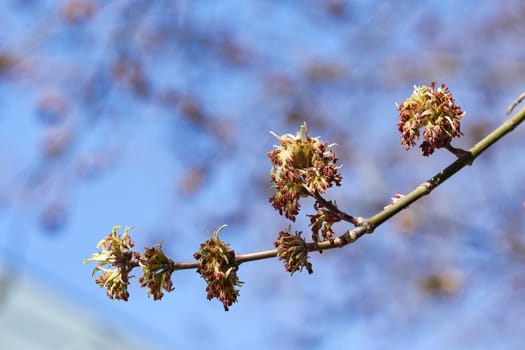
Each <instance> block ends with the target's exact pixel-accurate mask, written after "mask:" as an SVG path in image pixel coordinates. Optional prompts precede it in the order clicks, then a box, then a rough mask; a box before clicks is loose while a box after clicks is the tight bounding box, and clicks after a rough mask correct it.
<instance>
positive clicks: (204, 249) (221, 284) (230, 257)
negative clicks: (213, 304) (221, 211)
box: [193, 225, 242, 311]
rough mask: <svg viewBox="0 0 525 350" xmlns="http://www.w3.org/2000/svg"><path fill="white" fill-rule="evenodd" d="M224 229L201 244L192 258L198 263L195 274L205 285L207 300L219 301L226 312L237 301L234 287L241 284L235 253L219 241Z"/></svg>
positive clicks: (237, 294)
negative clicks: (197, 274) (214, 299)
mask: <svg viewBox="0 0 525 350" xmlns="http://www.w3.org/2000/svg"><path fill="white" fill-rule="evenodd" d="M224 227H226V225H223V226H221V227H220V228H218V229H217V230H216V231H215V232H214V235H213V237H210V238H209V239H208V240H207V241H205V242H204V243H202V244H201V245H200V249H199V251H198V252H196V253H195V254H193V257H194V258H195V259H196V260H198V261H199V265H198V267H197V273H199V274H200V275H201V277H202V278H203V279H204V280H205V281H206V283H207V286H206V292H207V293H208V295H207V298H208V300H211V299H212V298H217V299H219V300H220V301H221V302H222V304H223V305H224V310H225V311H228V309H229V307H230V306H232V305H233V303H235V302H236V301H237V297H238V296H239V290H238V289H236V287H237V286H241V285H242V282H241V281H239V278H238V277H237V268H238V266H237V265H236V263H235V252H234V251H233V250H232V249H231V248H230V246H229V244H227V243H225V242H223V241H221V240H220V239H219V232H220V231H221V230H222V229H223V228H224Z"/></svg>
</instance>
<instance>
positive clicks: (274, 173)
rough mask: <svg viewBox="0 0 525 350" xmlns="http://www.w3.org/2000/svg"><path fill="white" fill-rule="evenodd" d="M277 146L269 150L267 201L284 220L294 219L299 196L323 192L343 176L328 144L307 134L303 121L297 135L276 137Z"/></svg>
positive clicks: (297, 210) (297, 211)
mask: <svg viewBox="0 0 525 350" xmlns="http://www.w3.org/2000/svg"><path fill="white" fill-rule="evenodd" d="M272 135H274V136H275V137H276V138H277V139H278V140H279V142H280V145H279V146H275V149H274V150H273V151H271V152H269V153H268V157H269V158H270V161H271V163H272V170H271V173H270V176H271V182H272V187H273V188H274V190H275V194H274V195H273V196H272V197H270V203H271V204H272V206H273V207H274V208H275V209H276V210H278V211H279V214H281V215H284V216H285V217H286V218H287V219H290V220H292V221H295V217H296V215H297V214H298V213H299V207H300V204H299V199H300V197H306V196H308V195H313V194H314V193H324V192H325V191H326V189H327V188H329V187H332V186H333V184H334V183H335V184H336V185H337V186H340V185H341V181H342V177H341V175H340V174H339V173H338V172H337V171H338V169H339V168H340V166H336V165H335V163H336V162H337V157H336V156H335V155H334V153H333V152H332V150H330V148H331V147H332V146H334V144H331V145H328V144H327V143H326V142H322V141H320V140H319V138H313V137H310V136H309V134H308V128H307V126H306V123H304V124H303V125H302V126H301V128H300V130H299V132H298V133H297V135H296V136H293V135H291V134H285V135H282V136H278V135H276V134H275V133H272Z"/></svg>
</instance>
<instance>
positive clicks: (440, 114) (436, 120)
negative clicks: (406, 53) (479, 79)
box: [396, 82, 465, 156]
mask: <svg viewBox="0 0 525 350" xmlns="http://www.w3.org/2000/svg"><path fill="white" fill-rule="evenodd" d="M396 106H397V109H398V111H399V122H398V124H397V127H398V130H399V131H400V132H401V139H402V140H401V144H402V145H403V146H404V147H405V149H407V150H408V149H409V148H410V147H411V146H415V145H416V141H415V140H416V139H419V136H420V131H419V129H421V128H424V131H423V138H424V139H425V140H424V141H423V143H422V144H421V146H420V147H421V149H422V151H423V155H424V156H429V155H430V154H432V153H433V152H434V150H435V149H437V148H442V147H447V146H450V142H451V140H452V138H453V137H459V136H461V135H463V134H462V133H461V130H460V120H461V118H463V116H464V115H465V112H463V111H462V110H461V107H460V106H458V105H457V104H456V102H455V100H454V97H453V96H452V94H451V93H450V91H449V90H448V88H447V87H446V86H445V84H442V85H441V86H439V87H437V88H436V83H435V82H432V84H431V85H430V87H429V86H425V85H423V86H421V87H417V86H414V92H413V94H412V96H410V97H409V98H408V99H406V100H405V101H404V102H402V103H401V104H399V105H397V104H396Z"/></svg>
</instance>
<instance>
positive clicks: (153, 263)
mask: <svg viewBox="0 0 525 350" xmlns="http://www.w3.org/2000/svg"><path fill="white" fill-rule="evenodd" d="M139 264H140V267H141V268H142V271H143V275H142V276H141V277H139V282H140V286H141V287H146V286H147V287H148V296H149V295H152V294H153V300H160V299H162V297H163V296H164V293H163V292H162V290H163V289H164V290H165V291H167V292H171V291H172V290H173V289H174V288H173V282H172V281H171V274H172V273H173V271H174V269H173V261H171V260H170V259H169V258H168V257H167V256H166V255H165V254H164V252H163V251H162V244H161V243H159V244H155V245H154V246H153V247H151V248H147V247H146V248H145V250H144V254H142V255H141V256H140V258H139Z"/></svg>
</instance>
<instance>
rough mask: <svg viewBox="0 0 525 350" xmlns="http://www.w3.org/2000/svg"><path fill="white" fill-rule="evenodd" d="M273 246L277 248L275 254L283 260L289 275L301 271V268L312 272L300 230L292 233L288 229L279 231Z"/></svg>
mask: <svg viewBox="0 0 525 350" xmlns="http://www.w3.org/2000/svg"><path fill="white" fill-rule="evenodd" d="M274 246H275V247H276V248H277V256H278V257H279V259H280V260H281V261H283V262H284V266H285V268H286V271H288V272H290V274H291V275H293V274H294V272H296V271H302V270H303V268H306V271H308V273H310V274H311V273H313V272H314V271H313V269H312V264H311V263H309V262H308V248H307V246H306V242H305V241H304V239H303V238H302V237H301V232H300V231H299V232H295V234H294V235H292V234H291V233H290V229H288V230H286V231H281V232H279V236H278V237H277V239H276V240H275V242H274Z"/></svg>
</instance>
